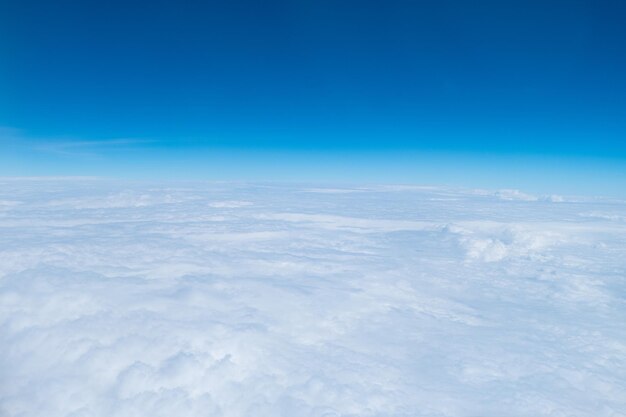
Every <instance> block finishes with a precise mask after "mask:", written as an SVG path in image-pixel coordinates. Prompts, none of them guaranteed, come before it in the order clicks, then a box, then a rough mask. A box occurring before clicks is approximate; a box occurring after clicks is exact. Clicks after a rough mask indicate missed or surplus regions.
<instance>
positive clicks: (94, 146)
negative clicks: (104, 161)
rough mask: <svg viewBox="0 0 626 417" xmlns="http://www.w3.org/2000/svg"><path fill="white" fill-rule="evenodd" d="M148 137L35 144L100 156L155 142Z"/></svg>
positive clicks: (54, 150) (57, 151)
mask: <svg viewBox="0 0 626 417" xmlns="http://www.w3.org/2000/svg"><path fill="white" fill-rule="evenodd" d="M154 142H155V141H154V140H146V139H126V138H124V139H106V140H68V141H62V142H54V141H49V142H47V143H43V144H39V145H37V146H34V147H33V149H34V150H37V151H41V152H50V153H55V154H59V155H66V156H92V157H94V156H99V155H100V154H101V153H102V152H103V151H107V150H108V151H110V150H115V149H119V148H128V147H131V146H133V145H141V144H147V143H154Z"/></svg>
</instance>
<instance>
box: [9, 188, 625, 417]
mask: <svg viewBox="0 0 626 417" xmlns="http://www.w3.org/2000/svg"><path fill="white" fill-rule="evenodd" d="M354 190H356V189H346V191H345V192H343V191H342V189H340V188H337V187H334V188H328V191H325V189H324V188H323V187H315V188H312V187H311V186H306V187H304V186H303V187H296V186H272V185H267V184H265V185H246V184H225V183H221V184H209V183H204V184H202V183H196V184H131V183H107V182H103V181H97V180H81V181H71V180H63V179H59V180H48V181H43V180H36V179H35V180H27V179H21V180H0V415H2V416H8V417H18V416H19V417H38V416H41V417H61V416H68V417H69V416H71V417H116V416H120V417H122V416H123V417H134V416H142V417H143V416H151V417H152V416H167V417H171V416H190V417H193V416H233V417H234V416H242V417H243V416H255V417H256V416H288V417H294V416H296V417H297V416H311V417H312V416H319V417H321V416H325V417H331V416H432V417H434V416H437V417H440V416H464V417H477V416H494V417H496V416H497V417H500V416H505V415H506V416H562V417H565V416H568V417H569V416H585V417H586V416H599V417H602V416H606V417H618V416H626V397H625V396H624V392H626V359H625V358H626V326H625V325H624V323H626V304H625V302H624V294H625V291H626V220H625V219H626V217H625V216H624V213H625V212H626V204H625V203H623V202H619V201H608V200H602V201H600V200H598V201H582V202H567V201H565V200H561V201H562V202H559V203H555V202H553V201H551V200H550V199H534V198H526V197H525V195H524V194H520V193H517V192H515V193H511V192H507V193H506V194H503V193H502V192H500V193H495V194H494V193H484V194H481V193H476V192H471V191H467V192H465V191H459V190H447V189H442V188H434V187H381V186H377V187H373V188H368V187H359V188H358V192H354ZM520 195H521V196H522V197H523V198H520ZM503 196H504V197H503ZM590 213H591V214H590Z"/></svg>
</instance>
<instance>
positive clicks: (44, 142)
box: [0, 126, 156, 157]
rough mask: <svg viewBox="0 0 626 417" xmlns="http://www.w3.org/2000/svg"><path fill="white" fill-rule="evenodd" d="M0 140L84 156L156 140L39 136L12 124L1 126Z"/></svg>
mask: <svg viewBox="0 0 626 417" xmlns="http://www.w3.org/2000/svg"><path fill="white" fill-rule="evenodd" d="M0 141H1V142H2V143H3V144H8V145H13V146H15V145H18V146H21V147H24V148H27V149H31V150H33V151H38V152H46V153H53V154H57V155H64V156H82V157H99V156H101V155H102V153H104V152H106V151H112V150H117V149H124V148H129V147H132V146H135V145H141V144H148V143H155V142H156V140H153V139H138V138H110V139H98V140H89V139H81V138H67V137H37V136H32V135H29V134H28V133H26V132H24V131H23V130H21V129H17V128H13V127H10V126H0Z"/></svg>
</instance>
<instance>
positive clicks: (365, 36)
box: [0, 0, 626, 194]
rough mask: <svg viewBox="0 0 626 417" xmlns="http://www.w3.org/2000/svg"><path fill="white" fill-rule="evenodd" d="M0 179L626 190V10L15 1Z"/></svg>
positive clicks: (5, 18) (538, 5)
mask: <svg viewBox="0 0 626 417" xmlns="http://www.w3.org/2000/svg"><path fill="white" fill-rule="evenodd" d="M0 16H1V17H0V39H1V40H0V53H1V55H2V57H3V59H2V63H0V91H2V94H1V95H0V126H3V127H2V129H0V135H2V136H1V137H0V139H1V140H2V142H1V144H0V146H1V148H0V151H1V154H0V163H1V166H0V175H21V176H22V175H99V176H112V177H120V178H186V179H220V180H224V179H237V180H242V179H243V180H246V179H247V180H259V179H262V180H280V181H288V180H306V181H316V180H320V181H345V182H359V181H366V182H371V181H381V182H402V183H439V184H450V185H463V186H478V187H519V188H524V189H527V190H530V191H538V192H552V191H553V192H558V191H563V192H568V193H577V192H578V193H598V192H599V193H604V194H626V192H623V191H622V190H624V189H626V75H625V74H626V25H624V24H623V22H624V21H626V5H623V4H620V2H618V1H599V2H598V1H595V2H592V1H562V2H561V1H541V2H540V1H506V2H503V1H477V2H468V1H446V0H443V1H410V2H409V1H388V2H370V1H360V2H353V1H342V2H337V1H319V0H318V1H267V2H253V1H221V2H186V3H185V4H182V3H178V2H176V3H175V2H164V1H161V2H154V1H152V2H147V1H135V2H121V1H111V2H89V1H87V2H85V1H80V2H79V1H60V2H36V1H28V0H26V1H21V2H3V3H2V4H1V5H0Z"/></svg>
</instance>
